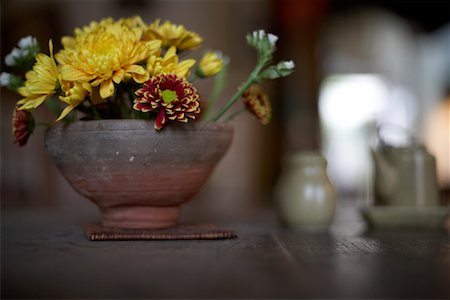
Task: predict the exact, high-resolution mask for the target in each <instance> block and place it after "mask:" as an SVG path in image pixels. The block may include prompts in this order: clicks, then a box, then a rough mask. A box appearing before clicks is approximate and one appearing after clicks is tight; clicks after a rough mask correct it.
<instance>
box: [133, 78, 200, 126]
mask: <svg viewBox="0 0 450 300" xmlns="http://www.w3.org/2000/svg"><path fill="white" fill-rule="evenodd" d="M135 94H136V96H137V98H136V99H135V100H134V105H133V108H134V109H136V110H138V111H141V112H156V113H157V115H156V120H155V129H156V130H160V129H161V128H162V127H163V126H164V124H166V122H167V120H172V121H179V122H184V123H187V122H188V119H193V120H195V118H196V117H197V116H198V114H200V102H199V95H198V94H197V90H196V89H195V87H193V86H192V84H191V83H189V82H188V81H186V80H185V79H184V78H181V77H178V76H177V75H175V74H160V75H158V76H155V77H153V78H150V79H149V80H148V81H147V82H145V83H144V85H143V87H142V88H140V89H138V90H137V91H136V93H135Z"/></svg>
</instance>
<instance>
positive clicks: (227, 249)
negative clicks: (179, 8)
mask: <svg viewBox="0 0 450 300" xmlns="http://www.w3.org/2000/svg"><path fill="white" fill-rule="evenodd" d="M84 222H85V220H84V219H77V218H74V217H72V216H71V215H70V214H59V213H48V212H43V213H37V212H35V211H34V212H28V213H25V212H15V213H12V212H9V213H3V215H2V244H1V245H2V253H1V275H2V276H1V294H2V299H7V298H22V299H26V298H28V299H29V298H33V299H37V298H46V299H67V298H71V299H86V298H89V299H100V298H103V299H125V298H126V299H138V298H139V299H142V298H146V299H149V298H184V299H186V298H187V299H200V298H202V299H215V298H221V299H223V298H240V299H245V298H253V299H255V298H256V299H260V298H277V299H279V298H333V299H336V298H339V299H351V298H360V299H361V298H370V299H385V298H389V299H392V298H397V299H399V298H401V299H412V298H414V299H448V298H449V295H450V292H449V286H450V285H449V282H450V278H449V270H450V243H449V237H448V235H447V233H445V232H439V231H383V232H376V231H372V232H362V233H358V234H347V233H345V231H336V230H332V231H331V232H330V233H322V234H313V233H302V232H298V231H293V230H288V229H284V228H282V227H280V226H279V225H278V223H277V222H276V220H275V218H273V217H271V216H270V214H269V215H268V217H264V218H259V219H255V220H249V221H248V222H240V223H236V224H226V227H227V228H231V229H234V230H235V231H236V232H237V234H238V235H239V238H237V239H224V240H194V241H102V242H91V241H89V240H88V239H87V238H86V236H85V235H84V232H83V223H84Z"/></svg>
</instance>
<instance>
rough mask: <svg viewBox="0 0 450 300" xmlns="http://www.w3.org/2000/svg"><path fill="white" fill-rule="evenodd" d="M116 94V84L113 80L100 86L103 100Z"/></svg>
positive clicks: (106, 81)
mask: <svg viewBox="0 0 450 300" xmlns="http://www.w3.org/2000/svg"><path fill="white" fill-rule="evenodd" d="M113 94H114V83H113V81H112V80H111V79H108V80H105V81H103V82H102V83H101V84H100V96H101V97H102V98H103V99H106V98H109V97H112V95H113Z"/></svg>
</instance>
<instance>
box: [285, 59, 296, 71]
mask: <svg viewBox="0 0 450 300" xmlns="http://www.w3.org/2000/svg"><path fill="white" fill-rule="evenodd" d="M284 67H285V68H286V69H290V70H292V69H293V68H294V67H295V64H294V62H293V61H292V60H287V61H285V62H284Z"/></svg>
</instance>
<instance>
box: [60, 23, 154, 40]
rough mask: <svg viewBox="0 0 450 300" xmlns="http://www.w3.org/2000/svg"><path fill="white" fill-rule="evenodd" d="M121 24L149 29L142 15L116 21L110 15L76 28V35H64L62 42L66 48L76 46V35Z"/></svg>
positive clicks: (95, 31)
mask: <svg viewBox="0 0 450 300" xmlns="http://www.w3.org/2000/svg"><path fill="white" fill-rule="evenodd" d="M116 23H117V24H120V25H124V26H126V27H128V28H130V29H132V28H135V27H139V28H141V29H142V30H143V31H145V30H146V29H147V24H145V22H144V21H142V19H141V17H140V16H134V17H130V18H121V19H119V20H118V21H117V22H116V21H114V19H113V18H111V17H108V18H104V19H102V20H100V22H96V21H93V22H91V23H89V25H86V26H84V27H82V28H75V30H74V33H75V37H72V36H64V37H63V38H62V39H61V43H62V44H63V46H64V48H75V45H76V37H77V36H79V35H83V34H89V33H97V32H99V31H101V30H104V29H106V28H107V27H108V26H112V25H114V24H116Z"/></svg>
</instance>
